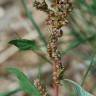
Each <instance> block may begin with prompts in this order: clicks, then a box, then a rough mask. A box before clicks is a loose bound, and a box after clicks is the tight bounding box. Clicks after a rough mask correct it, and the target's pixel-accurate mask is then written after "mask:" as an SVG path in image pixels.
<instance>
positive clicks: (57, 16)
mask: <svg viewBox="0 0 96 96" xmlns="http://www.w3.org/2000/svg"><path fill="white" fill-rule="evenodd" d="M34 5H35V7H36V8H37V9H39V10H42V11H44V12H46V13H47V14H48V18H47V20H46V21H47V24H48V25H49V26H50V27H51V29H52V31H51V35H50V37H49V41H48V54H49V56H50V58H51V59H52V61H53V63H54V70H53V80H54V83H55V84H60V79H61V74H62V72H63V70H64V67H63V64H62V61H61V54H60V51H59V50H58V39H59V38H60V37H62V35H63V31H62V29H61V28H62V27H63V26H64V25H66V24H68V16H69V14H70V12H71V10H72V2H71V1H70V0H54V1H53V3H52V5H51V6H52V9H53V10H52V9H49V8H48V5H47V3H46V2H45V0H43V2H42V3H40V2H37V1H35V2H34Z"/></svg>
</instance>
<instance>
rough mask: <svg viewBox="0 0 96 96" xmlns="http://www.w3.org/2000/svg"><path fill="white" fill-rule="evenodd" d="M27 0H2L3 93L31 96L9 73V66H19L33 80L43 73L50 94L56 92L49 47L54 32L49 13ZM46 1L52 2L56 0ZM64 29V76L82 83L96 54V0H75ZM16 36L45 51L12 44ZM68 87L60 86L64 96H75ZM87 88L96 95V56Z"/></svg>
mask: <svg viewBox="0 0 96 96" xmlns="http://www.w3.org/2000/svg"><path fill="white" fill-rule="evenodd" d="M25 1H26V3H24V2H23V0H0V93H8V94H11V95H7V96H28V95H27V94H25V93H23V92H22V91H20V90H19V89H18V88H19V84H18V82H17V79H16V78H15V77H14V76H12V75H10V74H9V73H8V72H6V67H17V68H19V69H21V70H22V71H23V72H24V73H25V74H26V75H27V76H28V77H29V78H30V79H31V80H33V79H36V77H39V75H40V77H41V79H42V80H43V81H44V82H46V83H47V85H48V89H49V91H50V94H53V93H52V86H51V72H52V65H51V60H50V58H49V57H48V54H47V49H46V42H47V41H48V36H49V35H50V30H49V27H48V26H47V25H46V19H47V14H45V13H44V12H41V11H38V10H36V9H35V8H34V7H33V0H25ZM46 2H47V3H48V4H49V5H50V4H51V3H52V0H46ZM62 30H63V33H64V35H63V37H62V38H61V39H60V40H59V47H60V50H61V53H62V62H63V64H64V66H65V73H64V78H69V79H71V80H74V81H76V82H78V83H79V84H80V83H81V82H82V79H83V76H84V74H85V72H86V70H87V69H88V66H89V65H90V62H91V60H92V58H93V56H94V55H95V53H96V0H73V11H72V13H71V16H70V17H69V24H68V26H65V27H63V28H62ZM13 39H29V40H33V41H35V42H36V44H37V45H38V47H39V48H40V50H41V51H40V50H39V51H38V50H37V51H35V52H34V51H20V50H19V49H18V48H16V47H15V46H12V45H10V44H8V42H9V41H10V40H13ZM38 73H39V74H38ZM66 86H67V85H66V84H65V86H63V88H62V87H60V88H61V90H60V96H69V95H70V96H73V95H72V94H73V93H72V89H71V87H66ZM84 88H85V89H86V90H87V91H89V92H90V93H92V94H94V96H95V95H96V56H94V62H93V65H92V67H91V69H90V72H89V74H88V76H87V79H86V81H85V83H84ZM62 89H63V90H62ZM68 89H69V90H68ZM12 92H13V93H14V94H13V93H12Z"/></svg>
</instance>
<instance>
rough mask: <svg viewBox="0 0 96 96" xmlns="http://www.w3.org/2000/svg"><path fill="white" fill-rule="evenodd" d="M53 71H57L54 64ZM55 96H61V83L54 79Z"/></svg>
mask: <svg viewBox="0 0 96 96" xmlns="http://www.w3.org/2000/svg"><path fill="white" fill-rule="evenodd" d="M53 72H56V66H55V64H53ZM53 87H54V96H59V85H58V84H56V83H55V82H54V81H53Z"/></svg>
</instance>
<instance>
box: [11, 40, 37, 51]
mask: <svg viewBox="0 0 96 96" xmlns="http://www.w3.org/2000/svg"><path fill="white" fill-rule="evenodd" d="M9 44H13V45H15V46H16V47H18V48H19V49H20V50H33V51H34V50H38V46H37V44H36V42H35V41H32V40H27V39H16V40H12V41H10V42H9Z"/></svg>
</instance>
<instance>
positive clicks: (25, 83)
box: [7, 68, 41, 96]
mask: <svg viewBox="0 0 96 96" xmlns="http://www.w3.org/2000/svg"><path fill="white" fill-rule="evenodd" d="M7 70H8V72H10V73H12V74H14V75H15V76H16V77H17V78H18V80H19V83H20V86H21V88H22V90H24V91H25V92H26V93H28V94H30V95H33V96H41V95H40V92H39V91H38V89H37V88H36V87H35V85H34V83H33V82H30V80H29V79H28V78H27V76H26V75H24V74H23V72H21V71H20V70H19V69H17V68H8V69H7Z"/></svg>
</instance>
